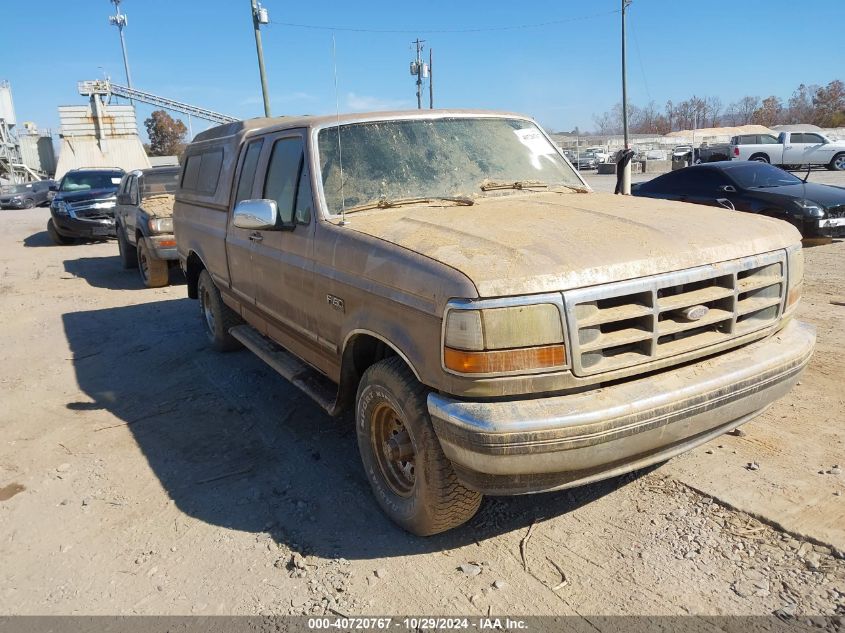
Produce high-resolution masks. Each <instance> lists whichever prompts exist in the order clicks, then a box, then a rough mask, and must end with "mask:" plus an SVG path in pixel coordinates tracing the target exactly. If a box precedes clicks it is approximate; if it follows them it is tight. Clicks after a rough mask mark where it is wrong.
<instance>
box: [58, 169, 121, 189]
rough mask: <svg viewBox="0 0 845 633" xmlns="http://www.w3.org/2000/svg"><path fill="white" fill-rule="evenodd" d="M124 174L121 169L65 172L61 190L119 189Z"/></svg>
mask: <svg viewBox="0 0 845 633" xmlns="http://www.w3.org/2000/svg"><path fill="white" fill-rule="evenodd" d="M122 176H123V174H122V173H121V172H119V171H114V172H112V171H80V172H74V173H68V174H65V177H64V179H62V187H61V191H87V190H89V189H115V190H116V189H117V186H118V185H119V184H120V179H121V177H122Z"/></svg>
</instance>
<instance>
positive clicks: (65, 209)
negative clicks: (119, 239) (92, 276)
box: [47, 168, 124, 244]
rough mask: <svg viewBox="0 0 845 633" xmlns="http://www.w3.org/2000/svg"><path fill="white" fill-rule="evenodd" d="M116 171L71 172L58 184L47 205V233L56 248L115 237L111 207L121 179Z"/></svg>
mask: <svg viewBox="0 0 845 633" xmlns="http://www.w3.org/2000/svg"><path fill="white" fill-rule="evenodd" d="M123 174H124V172H123V170H122V169H117V168H97V169H93V168H92V169H72V170H70V171H69V172H67V173H66V174H65V175H64V177H62V181H61V183H60V184H59V188H58V191H57V192H56V195H55V197H54V198H53V201H52V202H51V203H50V216H51V217H50V220H49V221H48V222H47V232H48V233H49V234H50V238H51V239H52V240H53V241H54V242H55V243H56V244H71V243H73V241H74V240H75V239H77V238H84V239H96V240H102V239H106V238H109V237H115V229H114V206H115V204H116V201H117V198H116V194H117V187H118V185H120V179H121V178H123Z"/></svg>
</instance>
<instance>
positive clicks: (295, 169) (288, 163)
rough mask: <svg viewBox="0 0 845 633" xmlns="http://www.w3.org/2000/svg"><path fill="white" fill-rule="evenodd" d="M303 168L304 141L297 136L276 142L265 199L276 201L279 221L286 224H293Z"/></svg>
mask: <svg viewBox="0 0 845 633" xmlns="http://www.w3.org/2000/svg"><path fill="white" fill-rule="evenodd" d="M301 166H302V139H301V138H300V137H299V136H296V137H291V138H282V139H279V140H278V141H276V144H275V145H274V146H273V153H272V154H271V156H270V164H269V166H268V167H267V178H266V179H265V180H264V195H263V197H264V198H266V199H268V200H275V201H276V204H277V205H278V208H279V220H280V221H281V222H283V223H285V224H291V223H292V222H293V217H294V202H295V201H296V187H297V184H298V182H299V172H300V168H301Z"/></svg>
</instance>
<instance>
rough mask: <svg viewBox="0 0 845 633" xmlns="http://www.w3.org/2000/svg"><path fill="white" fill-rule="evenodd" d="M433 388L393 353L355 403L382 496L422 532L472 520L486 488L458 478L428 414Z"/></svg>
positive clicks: (364, 455)
mask: <svg viewBox="0 0 845 633" xmlns="http://www.w3.org/2000/svg"><path fill="white" fill-rule="evenodd" d="M427 396H428V389H426V387H425V386H423V385H422V384H420V382H419V381H417V379H416V378H415V377H414V375H413V374H412V373H411V371H410V370H409V369H408V367H407V365H405V363H404V362H403V361H402V359H401V358H399V357H398V356H393V357H391V358H387V359H385V360H382V361H380V362H378V363H376V364H375V365H372V366H371V367H370V368H369V369H367V371H366V372H364V377H363V378H362V379H361V383H360V385H359V386H358V396H357V399H356V406H355V426H356V430H357V433H356V434H357V437H358V450H359V451H360V453H361V461H362V462H363V464H364V471H365V473H366V475H367V479H368V480H369V482H370V486H371V487H372V489H373V493H374V494H375V497H376V501H377V502H378V504H379V505H380V506H381V508H382V510H384V512H385V514H387V516H388V517H390V519H391V520H392V521H394V522H395V523H397V524H398V525H399V526H401V527H402V528H404V529H406V530H408V531H409V532H411V533H413V534H416V535H418V536H429V535H431V534H437V533H439V532H445V531H446V530H449V529H451V528H453V527H457V526H458V525H461V524H462V523H465V522H466V521H469V520H470V519H471V518H472V517H473V516H474V515H475V513H476V512H477V511H478V508H479V506H480V505H481V494H480V493H478V492H476V491H474V490H470V489H469V488H466V487H465V486H464V485H463V484H461V483H460V482H459V481H458V478H457V476H456V475H455V470H454V468H453V466H452V463H451V462H450V461H449V460H448V459H447V458H446V456H445V455H444V454H443V449H442V448H441V447H440V441H439V440H438V439H437V435H436V434H435V433H434V427H433V426H432V424H431V419H430V418H429V414H428V407H427V405H426V397H427Z"/></svg>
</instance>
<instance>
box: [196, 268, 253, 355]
mask: <svg viewBox="0 0 845 633" xmlns="http://www.w3.org/2000/svg"><path fill="white" fill-rule="evenodd" d="M197 295H198V296H199V300H200V313H201V314H202V320H203V325H205V333H206V335H207V336H208V340H209V342H210V343H211V345H212V347H214V349H216V350H217V351H219V352H231V351H233V350H236V349H240V348H241V347H243V346H242V345H241V343H240V341H238V339H236V338H235V337H234V336H232V335H231V334H229V330H230V329H231V328H233V327H234V326H236V325H239V324H240V323H241V318H240V317H239V316H238V315H237V314H236V313H235V312H234V310H232V309H231V308H230V307H229V306H227V305H226V304H225V303H223V298H222V297H221V296H220V291H219V290H218V289H217V286H215V285H214V281H212V279H211V275H209V274H208V271H207V270H203V271H202V272H201V273H200V277H199V281H198V282H197Z"/></svg>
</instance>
